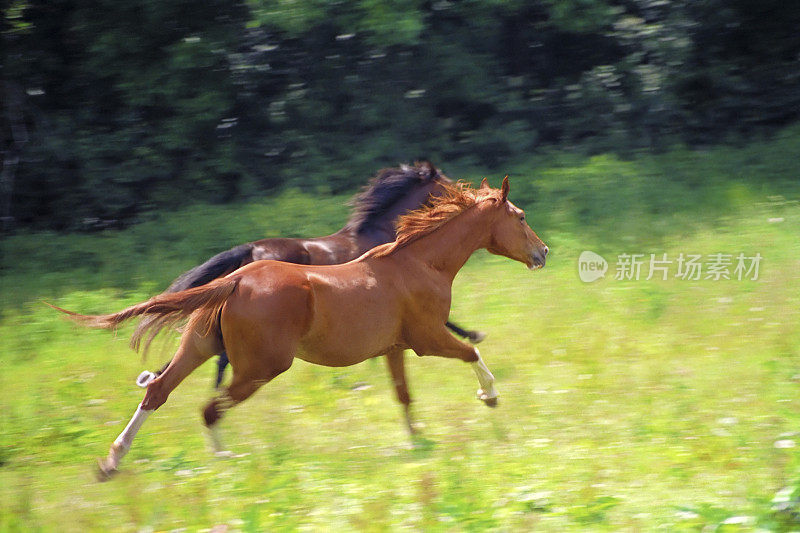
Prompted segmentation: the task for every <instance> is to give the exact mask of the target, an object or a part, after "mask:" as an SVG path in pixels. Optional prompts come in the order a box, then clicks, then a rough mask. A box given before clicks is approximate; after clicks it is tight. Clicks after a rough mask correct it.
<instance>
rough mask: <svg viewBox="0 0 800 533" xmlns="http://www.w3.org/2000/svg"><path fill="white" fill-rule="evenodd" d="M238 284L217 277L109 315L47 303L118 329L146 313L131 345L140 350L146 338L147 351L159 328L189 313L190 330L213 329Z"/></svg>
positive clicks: (77, 317)
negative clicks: (142, 326) (146, 322)
mask: <svg viewBox="0 0 800 533" xmlns="http://www.w3.org/2000/svg"><path fill="white" fill-rule="evenodd" d="M238 284H239V278H238V277H235V278H221V279H216V280H214V281H212V282H211V283H208V284H206V285H201V286H200V287H193V288H191V289H186V290H185V291H179V292H172V293H162V294H159V295H158V296H153V297H152V298H150V299H149V300H147V301H145V302H142V303H139V304H136V305H132V306H130V307H128V308H126V309H123V310H122V311H119V312H117V313H111V314H108V315H81V314H79V313H75V312H73V311H68V310H66V309H62V308H60V307H57V306H55V305H51V304H47V305H49V306H50V307H52V308H54V309H56V310H58V311H61V312H62V313H66V314H67V315H69V318H70V319H71V320H74V321H75V322H78V323H79V324H82V325H84V326H87V327H91V328H102V329H115V328H117V327H118V326H119V325H120V324H121V323H123V322H125V321H126V320H128V319H131V318H134V317H137V316H142V315H144V316H145V318H148V319H149V320H148V324H147V326H146V327H144V328H137V329H136V331H135V332H134V333H133V336H132V337H131V347H132V348H133V349H134V350H139V348H140V346H141V345H142V340H143V339H144V352H145V353H146V352H147V349H148V347H149V345H150V342H151V341H152V340H153V338H154V337H155V336H156V335H157V334H158V332H159V331H161V330H162V329H164V328H165V327H167V326H172V325H175V324H176V323H177V322H179V321H181V320H183V319H185V318H187V317H190V316H191V318H190V320H189V327H190V328H191V329H195V328H197V327H200V328H204V329H203V330H201V331H204V332H205V333H208V332H210V331H211V330H212V329H213V328H214V327H216V326H217V323H218V321H217V318H218V317H219V312H220V310H221V309H222V306H223V305H224V304H225V301H226V300H227V299H228V297H230V295H231V294H233V291H234V290H235V289H236V287H237V285H238ZM45 303H46V302H45ZM145 335H146V338H145Z"/></svg>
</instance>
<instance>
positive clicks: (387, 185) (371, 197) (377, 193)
mask: <svg viewBox="0 0 800 533" xmlns="http://www.w3.org/2000/svg"><path fill="white" fill-rule="evenodd" d="M439 175H440V174H439V171H438V170H437V169H436V167H434V166H433V165H432V164H431V163H429V162H427V161H425V162H421V163H419V162H418V163H414V166H409V165H400V166H399V167H392V168H384V169H382V170H380V171H379V172H378V174H377V175H376V176H375V177H374V178H372V179H371V180H370V181H369V183H367V184H366V185H365V186H364V188H363V189H361V192H359V193H358V194H357V195H356V196H355V197H354V198H353V199H352V200H351V202H350V204H351V205H352V206H353V214H352V215H350V219H349V220H348V221H347V227H349V228H352V229H354V230H355V231H356V232H358V233H361V232H363V231H366V230H367V229H369V227H370V226H372V225H374V224H375V223H376V222H377V221H378V220H380V219H381V218H383V217H384V216H385V215H386V212H387V211H388V210H389V208H391V207H392V206H393V205H394V204H396V203H397V202H398V201H400V200H401V199H402V198H403V197H405V196H406V194H408V192H409V191H410V190H411V189H413V188H414V187H417V186H419V185H422V184H424V183H427V182H429V181H431V180H433V179H435V178H436V177H437V176H439Z"/></svg>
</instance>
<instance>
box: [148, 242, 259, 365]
mask: <svg viewBox="0 0 800 533" xmlns="http://www.w3.org/2000/svg"><path fill="white" fill-rule="evenodd" d="M252 252H253V245H252V243H247V244H240V245H239V246H236V247H235V248H231V249H230V250H226V251H224V252H222V253H219V254H217V255H215V256H214V257H212V258H211V259H209V260H208V261H206V262H205V263H203V264H202V265H198V266H196V267H194V268H193V269H191V270H189V271H188V272H184V273H183V274H181V275H180V276H179V277H178V279H176V280H175V281H173V282H172V285H170V286H169V288H167V290H166V291H164V294H166V293H172V292H180V291H185V290H186V289H191V288H194V287H199V286H201V285H205V284H207V283H210V282H211V281H214V280H215V279H217V278H219V277H222V276H224V275H226V274H230V273H231V272H233V271H234V270H236V269H237V268H239V267H240V266H242V264H244V263H246V262H248V259H252ZM155 322H156V319H155V318H154V317H153V316H148V315H145V316H144V317H142V319H141V320H140V321H139V324H138V325H137V326H136V330H135V332H134V338H138V339H142V338H144V345H145V347H147V346H149V345H150V343H151V342H152V340H153V337H154V336H155V334H156V333H158V330H159V329H160V328H156V327H154V323H155ZM148 330H149V331H150V333H149V334H147V336H145V334H146V332H147V331H148ZM137 344H138V342H137ZM145 349H146V348H145Z"/></svg>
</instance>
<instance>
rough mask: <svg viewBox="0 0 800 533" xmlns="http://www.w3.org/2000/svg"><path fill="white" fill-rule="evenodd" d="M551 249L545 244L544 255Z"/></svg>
mask: <svg viewBox="0 0 800 533" xmlns="http://www.w3.org/2000/svg"><path fill="white" fill-rule="evenodd" d="M549 251H550V248H548V247H547V246H545V247H544V255H547V252H549Z"/></svg>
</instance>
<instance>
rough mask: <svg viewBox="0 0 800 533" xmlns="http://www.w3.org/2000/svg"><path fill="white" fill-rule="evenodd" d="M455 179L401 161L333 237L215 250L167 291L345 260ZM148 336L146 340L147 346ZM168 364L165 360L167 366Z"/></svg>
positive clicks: (474, 335)
mask: <svg viewBox="0 0 800 533" xmlns="http://www.w3.org/2000/svg"><path fill="white" fill-rule="evenodd" d="M452 183H453V182H452V181H451V180H450V179H449V178H448V177H447V176H445V175H444V174H442V173H441V172H440V171H439V170H438V169H437V168H436V167H434V166H433V164H431V163H430V162H429V161H425V162H421V163H416V164H415V165H414V166H408V165H401V166H399V167H394V168H385V169H383V170H381V171H380V172H378V174H377V176H375V177H374V178H373V179H372V180H370V182H369V183H368V184H367V186H366V187H364V189H363V190H362V191H361V193H359V194H358V195H357V196H356V197H355V198H354V199H353V206H354V209H353V213H352V214H351V216H350V219H349V220H348V221H347V224H345V226H344V227H343V228H342V229H340V230H339V231H337V232H336V233H333V234H331V235H328V236H325V237H316V238H312V239H287V238H276V239H262V240H259V241H254V242H249V243H246V244H240V245H239V246H236V247H234V248H231V249H230V250H226V251H224V252H222V253H219V254H217V255H215V256H214V257H212V258H211V259H209V260H208V261H206V262H205V263H203V264H201V265H198V266H196V267H194V268H193V269H191V270H189V271H187V272H184V273H183V274H181V275H180V276H179V277H178V278H177V279H176V280H175V281H173V282H172V285H170V286H169V288H168V289H167V290H166V291H165V292H178V291H182V290H185V289H189V288H191V287H198V286H200V285H204V284H206V283H208V282H209V281H211V280H213V279H216V278H219V277H222V276H225V275H226V274H230V273H231V272H233V271H234V270H236V269H237V268H240V267H242V266H244V265H246V264H248V263H252V262H253V261H258V260H260V259H273V260H275V261H285V262H288V263H297V264H302V265H334V264H339V263H345V262H347V261H350V260H352V259H355V258H356V257H358V256H360V255H361V254H363V253H364V252H366V251H367V250H369V249H371V248H374V247H375V246H378V245H379V244H384V243H387V242H391V241H393V240H394V239H395V232H396V229H395V222H396V221H397V218H398V217H399V216H400V215H402V214H404V213H406V212H408V211H410V210H411V209H416V208H418V207H420V206H422V205H423V204H425V202H427V201H428V199H429V198H430V197H431V196H438V195H440V194H442V192H444V185H447V184H452ZM149 323H150V320H149V319H147V318H145V319H144V320H142V321H141V322H140V324H139V326H138V327H137V331H142V330H144V329H147V327H148V324H149ZM447 327H448V328H450V329H451V330H452V331H453V332H454V333H456V334H457V335H460V336H462V337H465V338H468V339H469V340H470V341H471V342H474V343H479V342H480V341H482V340H483V339H484V337H485V334H483V333H481V332H479V331H469V330H464V329H462V328H460V327H458V326H457V325H456V324H453V323H452V322H447ZM151 339H152V337H150V338H148V339H145V340H144V342H145V346H146V345H147V344H148V343H149V341H150V340H151ZM168 364H169V363H167V365H168ZM167 365H164V367H163V368H162V369H161V370H160V371H158V372H156V373H152V372H142V374H141V375H140V376H139V379H137V383H139V384H140V385H142V386H146V385H147V383H148V382H149V381H150V380H151V379H153V378H155V377H156V376H158V374H160V373H161V372H163V371H164V370H166V368H167ZM217 365H218V366H217V377H216V387H219V385H220V383H221V382H222V377H223V375H224V372H225V367H226V366H227V365H228V358H227V356H226V354H225V352H224V351H223V352H222V353H221V354H220V357H219V360H218V363H217Z"/></svg>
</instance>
